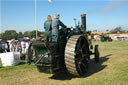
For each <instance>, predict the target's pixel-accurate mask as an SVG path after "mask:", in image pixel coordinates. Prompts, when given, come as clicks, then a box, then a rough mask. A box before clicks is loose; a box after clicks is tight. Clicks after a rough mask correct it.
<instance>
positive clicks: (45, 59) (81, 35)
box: [28, 14, 99, 76]
mask: <svg viewBox="0 0 128 85" xmlns="http://www.w3.org/2000/svg"><path fill="white" fill-rule="evenodd" d="M81 21H82V22H81V23H82V26H81V27H79V26H76V28H74V30H70V28H62V29H60V32H59V33H60V35H59V40H58V42H57V43H56V42H45V41H33V42H32V43H31V44H30V46H29V49H28V63H31V62H32V61H33V62H34V64H35V65H36V66H37V69H38V70H39V71H40V72H49V73H57V72H60V71H62V70H67V71H68V72H69V73H71V74H73V75H76V76H85V75H86V72H87V70H88V66H89V62H90V55H94V59H95V62H97V63H98V62H99V50H98V45H95V51H94V53H93V52H92V51H91V49H93V46H92V45H91V41H90V39H88V33H87V32H86V14H82V15H81Z"/></svg>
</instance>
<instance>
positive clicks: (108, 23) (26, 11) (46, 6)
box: [0, 0, 128, 32]
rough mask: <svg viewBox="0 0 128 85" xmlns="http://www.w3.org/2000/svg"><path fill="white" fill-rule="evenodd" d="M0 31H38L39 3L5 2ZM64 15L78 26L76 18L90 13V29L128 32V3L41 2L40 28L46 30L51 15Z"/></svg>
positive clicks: (88, 0) (94, 0)
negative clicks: (44, 27) (114, 29)
mask: <svg viewBox="0 0 128 85" xmlns="http://www.w3.org/2000/svg"><path fill="white" fill-rule="evenodd" d="M0 8H1V9H0V11H1V12H0V29H1V32H4V31H5V30H16V31H17V32H20V31H21V32H25V31H32V30H34V29H35V0H1V1H0ZM56 13H59V14H60V20H61V21H62V22H63V23H64V24H65V25H67V26H68V27H70V26H74V21H73V18H77V21H81V20H80V15H81V14H83V13H86V14H87V30H98V31H105V30H106V29H109V30H111V29H113V28H115V27H117V26H122V27H123V29H125V30H128V0H53V2H52V3H49V2H48V1H47V0H37V28H38V30H39V31H44V29H43V23H44V21H45V19H46V16H47V15H48V14H50V15H52V18H53V19H54V16H55V14H56Z"/></svg>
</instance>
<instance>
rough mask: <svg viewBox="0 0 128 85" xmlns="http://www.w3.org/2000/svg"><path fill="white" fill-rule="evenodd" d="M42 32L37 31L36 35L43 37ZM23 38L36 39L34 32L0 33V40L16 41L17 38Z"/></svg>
mask: <svg viewBox="0 0 128 85" xmlns="http://www.w3.org/2000/svg"><path fill="white" fill-rule="evenodd" d="M44 34H45V33H44V32H40V31H37V35H38V36H40V35H44ZM24 37H29V38H31V39H32V38H36V30H33V31H25V32H24V33H23V32H16V30H6V31H5V32H3V33H0V39H3V40H11V39H18V38H24Z"/></svg>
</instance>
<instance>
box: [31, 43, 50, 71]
mask: <svg viewBox="0 0 128 85" xmlns="http://www.w3.org/2000/svg"><path fill="white" fill-rule="evenodd" d="M32 45H33V47H34V49H35V50H36V53H37V56H36V57H37V58H36V59H37V60H39V59H40V60H39V62H38V63H37V64H43V65H42V66H37V68H38V70H39V71H40V72H46V73H51V66H50V61H49V57H48V56H47V57H46V56H45V57H42V56H43V55H45V54H46V53H47V52H48V50H47V48H46V46H45V43H44V42H41V41H34V42H32ZM41 57H42V58H41Z"/></svg>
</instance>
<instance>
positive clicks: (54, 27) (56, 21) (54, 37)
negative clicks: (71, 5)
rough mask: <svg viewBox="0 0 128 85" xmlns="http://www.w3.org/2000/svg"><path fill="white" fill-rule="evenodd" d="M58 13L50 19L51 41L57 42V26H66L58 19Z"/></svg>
mask: <svg viewBox="0 0 128 85" xmlns="http://www.w3.org/2000/svg"><path fill="white" fill-rule="evenodd" d="M59 17H60V15H59V14H56V16H55V19H54V20H53V21H52V41H54V42H57V41H58V37H59V26H62V27H63V28H66V26H65V25H64V24H63V23H62V22H61V21H60V20H59Z"/></svg>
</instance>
